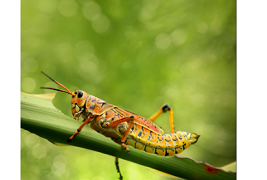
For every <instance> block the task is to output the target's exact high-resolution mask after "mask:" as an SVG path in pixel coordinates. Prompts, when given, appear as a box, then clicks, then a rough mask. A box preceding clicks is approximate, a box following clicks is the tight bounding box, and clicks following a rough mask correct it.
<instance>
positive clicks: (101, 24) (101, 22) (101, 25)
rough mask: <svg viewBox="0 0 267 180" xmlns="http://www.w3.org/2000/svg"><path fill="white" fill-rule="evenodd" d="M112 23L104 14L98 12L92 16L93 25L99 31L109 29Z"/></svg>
mask: <svg viewBox="0 0 267 180" xmlns="http://www.w3.org/2000/svg"><path fill="white" fill-rule="evenodd" d="M109 25H110V22H109V19H108V18H107V17H106V16H105V15H103V14H98V15H95V16H94V17H93V18H92V27H93V29H94V30H95V31H96V32H97V33H103V32H105V31H107V30H108V28H109Z"/></svg>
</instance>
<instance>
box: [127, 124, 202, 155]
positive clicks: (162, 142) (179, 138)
mask: <svg viewBox="0 0 267 180" xmlns="http://www.w3.org/2000/svg"><path fill="white" fill-rule="evenodd" d="M198 137H199V136H198V135H197V134H194V133H188V132H183V131H178V132H176V133H173V134H158V133H155V132H153V131H151V130H149V129H146V128H144V127H142V126H141V125H139V124H134V126H133V127H132V128H131V131H130V132H129V134H128V136H127V138H126V141H125V144H126V145H130V146H132V147H134V148H136V149H139V150H143V151H146V152H148V153H152V154H157V155H160V156H173V155H174V154H179V153H181V152H182V151H183V150H185V149H186V148H188V147H189V146H190V145H191V144H194V143H195V142H196V141H197V139H198Z"/></svg>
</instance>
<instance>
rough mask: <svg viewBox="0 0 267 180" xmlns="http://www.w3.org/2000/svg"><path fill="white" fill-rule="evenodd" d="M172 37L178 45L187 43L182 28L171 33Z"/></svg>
mask: <svg viewBox="0 0 267 180" xmlns="http://www.w3.org/2000/svg"><path fill="white" fill-rule="evenodd" d="M171 38H172V42H173V43H174V44H175V45H177V46H180V45H182V44H183V43H185V41H186V39H187V37H186V34H185V32H184V31H183V30H181V29H175V30H174V31H173V32H172V33H171Z"/></svg>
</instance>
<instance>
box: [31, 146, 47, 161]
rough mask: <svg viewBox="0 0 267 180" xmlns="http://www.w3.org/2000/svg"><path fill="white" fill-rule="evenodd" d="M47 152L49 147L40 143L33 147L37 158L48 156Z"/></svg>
mask: <svg viewBox="0 0 267 180" xmlns="http://www.w3.org/2000/svg"><path fill="white" fill-rule="evenodd" d="M46 153H47V149H46V147H45V146H43V145H41V144H39V145H35V146H34V147H33V148H32V154H33V156H34V157H35V158H37V159H42V158H43V157H45V156H46Z"/></svg>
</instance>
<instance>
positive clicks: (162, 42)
mask: <svg viewBox="0 0 267 180" xmlns="http://www.w3.org/2000/svg"><path fill="white" fill-rule="evenodd" d="M170 44H171V38H170V36H169V35H168V34H166V33H161V34H159V35H158V36H157V37H156V46H157V48H159V49H167V48H168V47H169V46H170Z"/></svg>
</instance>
